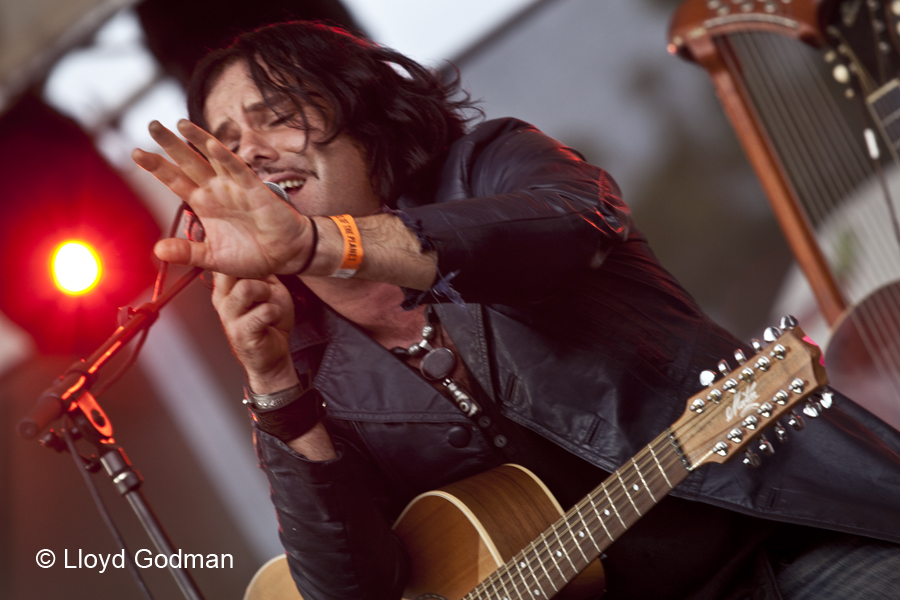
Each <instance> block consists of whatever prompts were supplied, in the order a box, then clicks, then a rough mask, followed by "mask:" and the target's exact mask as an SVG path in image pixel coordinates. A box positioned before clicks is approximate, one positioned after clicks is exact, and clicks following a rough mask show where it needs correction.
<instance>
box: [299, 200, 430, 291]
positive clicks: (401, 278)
mask: <svg viewBox="0 0 900 600" xmlns="http://www.w3.org/2000/svg"><path fill="white" fill-rule="evenodd" d="M314 218H315V221H316V226H317V228H318V230H319V241H318V244H317V246H316V250H315V252H316V255H315V257H314V259H313V261H312V263H311V264H310V266H309V268H308V269H307V270H306V271H305V272H304V275H308V276H321V277H328V276H331V275H332V274H333V273H334V272H335V271H337V269H338V267H339V266H340V265H341V261H342V259H343V256H344V240H343V237H342V236H341V233H340V231H339V229H338V226H337V224H335V222H334V221H332V220H331V219H330V218H328V217H314ZM356 224H357V226H358V227H359V234H360V237H361V245H362V248H363V252H364V256H363V260H362V264H361V265H360V267H359V271H358V272H357V273H356V275H355V276H356V277H359V278H361V279H368V280H371V281H378V282H381V283H389V284H393V285H399V286H402V287H407V288H412V289H417V290H427V289H428V288H429V287H431V285H432V284H433V283H434V279H435V276H436V274H437V267H436V260H437V259H436V257H435V253H434V252H425V253H423V252H421V244H420V243H419V240H418V239H417V238H416V236H415V234H414V233H413V232H412V231H410V230H409V229H408V228H407V227H406V225H404V224H403V222H402V221H401V220H400V219H399V218H397V217H396V216H394V215H389V214H380V215H371V216H368V217H359V218H358V219H356Z"/></svg>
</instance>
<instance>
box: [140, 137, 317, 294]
mask: <svg viewBox="0 0 900 600" xmlns="http://www.w3.org/2000/svg"><path fill="white" fill-rule="evenodd" d="M149 130H150V135H151V136H152V137H153V139H154V140H155V141H156V142H157V143H158V144H159V145H160V146H161V147H162V148H163V150H165V151H166V153H167V154H168V155H169V157H170V158H171V159H172V161H174V162H170V161H168V160H166V159H165V158H163V157H161V156H159V155H156V154H152V153H149V152H144V151H143V150H140V149H138V150H135V151H134V153H133V155H132V157H133V159H134V161H135V162H136V163H137V164H138V165H139V166H140V167H141V168H143V169H145V170H146V171H148V172H150V173H151V174H152V175H153V176H154V177H156V178H157V179H158V180H159V181H161V182H162V183H163V184H165V185H166V186H167V187H168V188H169V189H170V190H172V191H173V192H174V193H175V194H176V195H177V196H178V197H179V198H181V199H182V200H183V201H184V202H186V203H187V204H188V205H190V207H191V209H192V210H193V211H194V213H195V214H196V215H197V217H198V218H199V219H200V221H201V223H202V224H203V228H204V230H205V232H206V238H205V240H204V241H203V242H191V241H188V240H184V239H176V238H171V239H165V240H162V241H160V242H158V243H157V244H156V247H155V248H154V252H155V253H156V256H157V257H159V258H160V259H161V260H165V261H168V262H172V263H175V264H181V265H189V266H196V267H202V268H204V269H208V270H210V271H215V272H219V273H225V274H227V275H232V276H234V277H252V278H261V277H265V276H266V275H270V274H272V273H275V274H286V273H294V272H296V271H297V270H299V268H300V267H301V266H302V265H303V264H304V262H305V260H306V258H307V256H308V255H309V253H310V252H312V251H313V250H314V249H313V248H311V247H310V245H311V243H312V230H311V228H310V220H309V218H308V217H305V216H303V215H300V214H299V213H298V212H297V211H296V210H294V209H293V208H292V207H291V206H290V205H288V204H287V203H285V202H283V201H282V200H281V199H280V198H278V197H277V196H276V195H275V194H274V193H273V192H272V191H271V190H269V188H267V187H266V186H265V184H263V183H262V181H260V179H259V177H257V175H256V173H254V172H253V170H252V169H250V167H248V166H247V165H246V164H244V162H243V161H241V159H240V158H238V157H237V156H235V155H234V154H232V153H231V152H229V151H228V149H226V148H225V147H224V146H222V144H220V143H219V141H218V140H216V139H215V138H214V137H212V136H211V135H209V134H208V133H207V132H205V131H203V130H202V129H200V128H199V127H197V126H196V125H194V124H193V123H190V122H189V121H186V120H182V121H180V122H179V123H178V130H179V132H180V133H181V134H182V135H184V137H185V138H186V139H187V140H188V141H190V142H191V143H193V144H194V146H195V147H197V148H198V149H200V150H201V151H202V152H204V153H205V155H206V157H207V158H208V159H209V162H207V161H206V160H204V158H203V157H202V156H201V155H199V154H198V153H197V152H196V151H194V150H193V149H192V148H191V147H190V146H189V145H188V144H187V143H185V142H184V141H183V140H181V139H180V138H179V137H178V136H176V135H175V134H174V133H172V132H171V131H169V130H168V129H166V128H165V127H164V126H163V125H161V124H160V123H159V122H157V121H154V122H153V123H151V124H150V127H149Z"/></svg>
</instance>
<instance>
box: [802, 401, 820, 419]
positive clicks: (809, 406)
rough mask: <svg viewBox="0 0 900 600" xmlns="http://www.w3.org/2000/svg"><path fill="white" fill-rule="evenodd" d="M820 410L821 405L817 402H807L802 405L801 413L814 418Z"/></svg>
mask: <svg viewBox="0 0 900 600" xmlns="http://www.w3.org/2000/svg"><path fill="white" fill-rule="evenodd" d="M821 412H822V407H821V406H819V403H818V402H807V403H806V405H805V406H804V407H803V414H804V415H806V416H808V417H811V418H813V419H815V418H816V417H818V416H819V414H821Z"/></svg>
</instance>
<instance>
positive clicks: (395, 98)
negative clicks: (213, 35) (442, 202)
mask: <svg viewBox="0 0 900 600" xmlns="http://www.w3.org/2000/svg"><path fill="white" fill-rule="evenodd" d="M239 61H244V62H246V64H247V65H248V66H249V68H250V74H251V76H252V78H253V81H254V83H255V84H256V86H257V88H259V90H260V92H261V94H262V96H263V98H264V100H265V101H266V103H267V104H268V105H269V106H270V107H271V108H272V109H273V110H276V112H277V111H278V105H279V103H280V102H279V101H281V102H283V98H284V97H288V98H290V99H291V100H292V101H293V103H294V105H295V109H296V114H297V121H296V122H295V126H296V127H298V128H300V129H309V123H308V122H307V117H306V113H305V112H304V110H303V107H304V106H307V107H309V106H311V107H313V108H315V109H317V110H318V111H319V113H320V115H321V116H322V118H323V121H324V122H325V123H327V126H326V127H327V130H326V132H325V138H324V139H323V140H322V141H317V142H315V143H319V144H328V143H329V142H331V141H332V140H334V138H335V137H336V136H337V135H339V134H341V133H344V132H346V133H347V134H349V135H350V136H351V137H352V138H354V139H355V140H357V141H358V142H359V143H361V144H362V145H363V147H364V148H365V149H366V154H367V160H368V163H369V175H370V178H371V181H372V185H373V187H374V189H375V192H376V193H377V194H378V195H379V196H380V197H381V199H382V201H384V202H385V203H386V204H388V205H389V206H395V204H396V200H397V198H398V197H399V196H400V194H401V193H410V194H413V195H420V194H427V193H428V192H429V191H430V190H431V189H432V188H433V186H434V183H435V182H436V179H437V175H438V173H437V171H438V169H439V168H440V165H441V163H442V162H443V159H444V157H445V155H446V152H447V149H448V148H449V146H450V144H451V143H452V142H453V141H454V140H456V139H457V138H459V137H460V136H461V135H463V133H464V132H465V126H466V122H467V119H466V117H464V116H463V110H464V109H468V108H474V107H473V103H472V102H471V100H470V98H469V96H468V94H462V95H458V92H459V74H458V73H456V76H455V78H453V79H452V80H451V81H449V82H445V81H444V80H443V79H442V78H441V76H440V75H439V74H438V73H434V72H431V71H429V70H428V69H426V68H424V67H423V66H421V65H420V64H418V63H417V62H415V61H413V60H412V59H409V58H407V57H405V56H403V55H402V54H400V53H398V52H395V51H394V50H391V49H388V48H384V47H382V46H379V45H377V44H375V43H373V42H370V41H368V40H366V39H362V38H358V37H354V36H353V35H351V34H349V33H347V32H346V31H344V30H342V29H338V28H335V27H329V26H327V25H324V24H322V23H316V22H306V21H295V22H290V23H279V24H276V25H270V26H268V27H263V28H261V29H257V30H255V31H251V32H248V33H245V34H243V35H241V36H239V37H238V38H236V39H235V41H234V42H233V43H232V44H231V45H230V46H228V47H227V48H223V49H221V50H217V51H215V52H213V53H211V54H209V55H207V56H206V57H205V58H204V59H203V60H201V61H200V63H199V64H198V65H197V67H196V69H195V70H194V74H193V77H192V78H191V84H190V86H189V88H188V112H189V116H190V119H191V121H193V122H194V123H196V124H197V125H199V126H200V127H202V128H204V129H208V124H207V123H206V120H205V119H204V115H203V112H204V105H205V103H206V99H207V96H208V94H209V92H210V90H211V89H212V87H213V86H214V85H215V83H216V81H217V79H218V78H219V76H220V75H221V74H222V72H223V71H224V70H225V69H226V68H227V67H228V66H230V65H232V64H234V63H236V62H239ZM454 96H456V97H457V99H454ZM325 107H328V109H330V114H326V108H325ZM476 110H477V109H476ZM478 112H480V111H478Z"/></svg>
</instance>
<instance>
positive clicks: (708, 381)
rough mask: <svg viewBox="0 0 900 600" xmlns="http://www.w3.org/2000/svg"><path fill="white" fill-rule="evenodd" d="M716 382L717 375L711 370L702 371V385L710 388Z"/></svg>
mask: <svg viewBox="0 0 900 600" xmlns="http://www.w3.org/2000/svg"><path fill="white" fill-rule="evenodd" d="M715 382H716V374H715V373H714V372H713V371H710V370H709V369H706V370H705V371H700V385H702V386H703V387H709V386H711V385H712V384H714V383H715Z"/></svg>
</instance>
